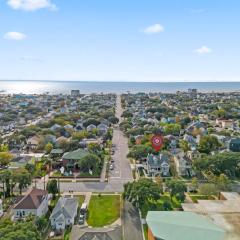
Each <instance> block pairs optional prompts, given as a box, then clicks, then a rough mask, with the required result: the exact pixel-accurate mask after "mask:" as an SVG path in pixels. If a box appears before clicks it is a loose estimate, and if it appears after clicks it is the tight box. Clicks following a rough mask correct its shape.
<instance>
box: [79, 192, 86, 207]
mask: <svg viewBox="0 0 240 240" xmlns="http://www.w3.org/2000/svg"><path fill="white" fill-rule="evenodd" d="M84 200H85V196H84V195H80V196H79V198H78V206H79V207H81V206H82V204H83V203H84Z"/></svg>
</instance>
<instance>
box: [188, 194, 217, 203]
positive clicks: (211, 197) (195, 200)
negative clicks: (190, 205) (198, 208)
mask: <svg viewBox="0 0 240 240" xmlns="http://www.w3.org/2000/svg"><path fill="white" fill-rule="evenodd" d="M189 196H190V198H191V199H192V201H193V202H194V203H197V201H198V200H214V199H215V198H214V197H213V196H206V195H197V194H196V195H189Z"/></svg>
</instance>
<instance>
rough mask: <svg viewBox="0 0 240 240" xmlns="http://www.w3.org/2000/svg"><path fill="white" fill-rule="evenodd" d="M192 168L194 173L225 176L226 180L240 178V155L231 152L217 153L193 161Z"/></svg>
mask: <svg viewBox="0 0 240 240" xmlns="http://www.w3.org/2000/svg"><path fill="white" fill-rule="evenodd" d="M193 166H194V168H195V169H196V171H200V172H204V173H207V174H208V175H209V173H212V174H213V175H216V176H220V174H222V173H223V174H225V175H226V176H227V177H228V178H230V179H234V178H236V177H240V154H239V153H233V152H224V153H218V154H215V155H205V156H203V157H201V158H199V159H196V160H194V162H193Z"/></svg>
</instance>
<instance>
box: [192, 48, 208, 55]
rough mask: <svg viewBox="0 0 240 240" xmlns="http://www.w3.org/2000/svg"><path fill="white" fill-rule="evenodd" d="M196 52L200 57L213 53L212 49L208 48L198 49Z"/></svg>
mask: <svg viewBox="0 0 240 240" xmlns="http://www.w3.org/2000/svg"><path fill="white" fill-rule="evenodd" d="M195 52H196V53H198V54H199V55H203V54H208V53H211V52H212V49H211V48H209V47H207V46H202V47H200V48H198V49H196V50H195Z"/></svg>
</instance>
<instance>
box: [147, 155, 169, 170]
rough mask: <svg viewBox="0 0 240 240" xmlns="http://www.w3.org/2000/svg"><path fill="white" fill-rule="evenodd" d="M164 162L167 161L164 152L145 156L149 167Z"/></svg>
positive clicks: (167, 158)
mask: <svg viewBox="0 0 240 240" xmlns="http://www.w3.org/2000/svg"><path fill="white" fill-rule="evenodd" d="M164 162H166V163H168V162H169V156H168V155H166V154H159V155H153V154H148V156H147V163H148V165H150V166H151V167H158V166H161V165H162V163H164Z"/></svg>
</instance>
